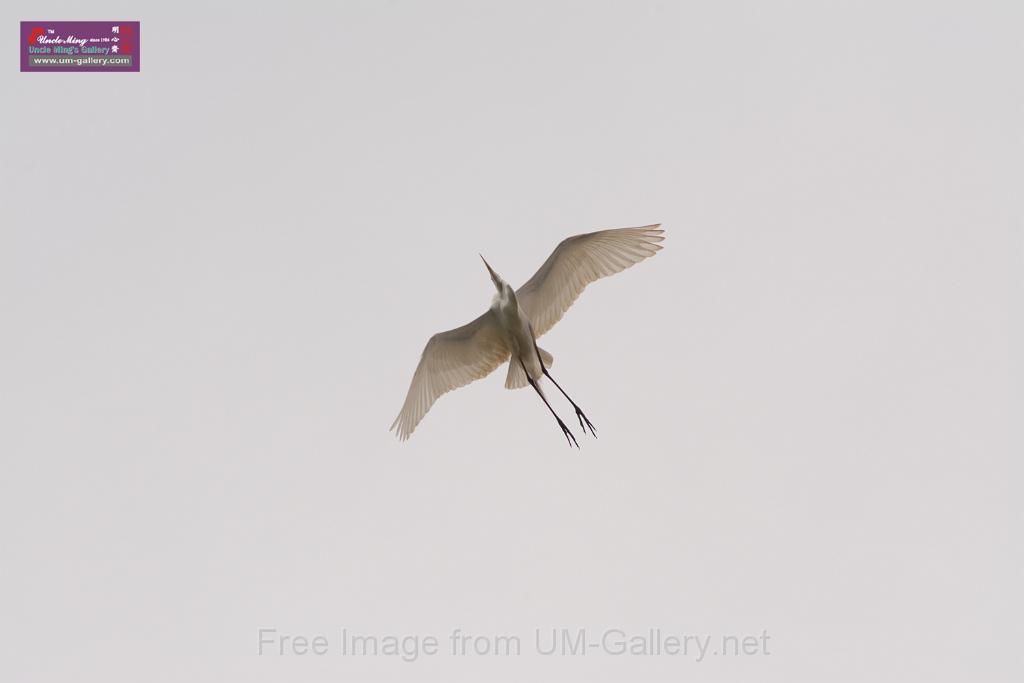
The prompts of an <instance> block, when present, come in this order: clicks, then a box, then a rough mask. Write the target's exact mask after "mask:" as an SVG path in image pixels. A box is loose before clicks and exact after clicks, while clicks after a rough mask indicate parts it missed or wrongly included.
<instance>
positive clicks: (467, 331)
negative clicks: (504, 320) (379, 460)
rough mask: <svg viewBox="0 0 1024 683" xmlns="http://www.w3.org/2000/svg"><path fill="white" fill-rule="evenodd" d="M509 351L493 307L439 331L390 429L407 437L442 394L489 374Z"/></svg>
mask: <svg viewBox="0 0 1024 683" xmlns="http://www.w3.org/2000/svg"><path fill="white" fill-rule="evenodd" d="M509 355H510V353H509V350H508V346H507V345H506V344H505V341H504V338H503V337H502V334H501V328H500V327H499V325H498V319H497V318H496V317H495V315H494V313H493V312H492V311H490V310H488V311H487V312H486V313H484V314H483V315H481V316H480V317H479V318H477V319H476V320H474V321H473V322H471V323H469V324H467V325H463V326H462V327H457V328H455V329H454V330H448V331H447V332H438V333H437V334H435V335H434V336H433V337H431V338H430V341H428V342H427V346H426V347H425V348H424V349H423V355H422V356H421V357H420V364H419V365H418V366H416V373H415V374H414V375H413V376H412V384H410V385H409V393H408V394H407V395H406V397H405V404H403V405H402V411H401V412H400V413H398V417H396V418H395V422H394V424H392V425H391V429H392V430H393V431H394V432H395V433H396V434H397V435H398V438H400V439H401V440H403V441H405V440H406V439H408V438H409V435H410V434H412V432H413V430H414V429H416V425H418V424H419V423H420V420H422V419H423V416H424V415H426V414H427V411H428V410H430V407H431V406H432V405H434V401H436V400H437V399H438V398H439V397H440V396H441V395H443V394H446V393H448V392H449V391H451V390H452V389H458V388H459V387H461V386H465V385H466V384H469V383H470V382H473V381H475V380H478V379H482V378H484V377H486V376H487V375H489V374H491V372H493V371H494V370H495V369H496V368H497V367H498V366H499V365H501V364H502V363H504V362H505V361H506V360H508V357H509Z"/></svg>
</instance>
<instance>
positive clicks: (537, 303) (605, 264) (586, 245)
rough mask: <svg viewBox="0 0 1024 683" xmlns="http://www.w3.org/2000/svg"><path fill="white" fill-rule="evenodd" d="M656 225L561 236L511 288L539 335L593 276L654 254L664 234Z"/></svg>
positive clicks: (605, 273) (551, 325)
mask: <svg viewBox="0 0 1024 683" xmlns="http://www.w3.org/2000/svg"><path fill="white" fill-rule="evenodd" d="M664 232H665V231H664V230H661V228H660V226H659V225H645V226H643V227H642V228H616V229H613V230H600V231H598V232H590V233H587V234H585V235H576V236H575V237H569V238H567V239H564V240H562V243H561V244H559V245H558V246H557V247H555V250H554V251H553V252H551V256H549V257H548V260H547V261H545V262H544V263H543V264H542V265H541V267H540V269H539V270H538V271H537V272H536V273H534V274H533V277H531V278H530V279H529V280H527V281H526V284H524V285H523V286H522V287H520V288H519V289H517V290H516V298H517V299H518V300H519V306H520V307H521V308H522V309H523V310H524V311H525V312H526V315H527V316H529V318H530V324H532V325H533V333H534V335H536V336H538V337H539V336H541V335H542V334H544V333H545V332H547V331H548V330H550V329H551V328H552V327H554V326H555V323H557V322H558V321H559V320H561V318H562V316H563V315H564V314H565V312H566V311H567V310H569V307H570V306H572V304H573V302H574V301H576V298H577V297H578V296H579V295H580V293H581V292H582V291H583V288H584V287H586V286H587V285H589V284H590V283H591V282H593V281H594V280H598V279H600V278H603V277H607V276H608V275H614V274H615V273H618V272H619V271H622V270H625V269H626V268H629V267H630V266H632V265H634V264H637V263H639V262H640V261H643V260H644V259H645V258H648V257H650V256H654V255H655V254H656V253H658V250H659V249H661V245H660V244H658V242H661V241H662V240H663V239H664V238H663V237H662V234H663V233H664Z"/></svg>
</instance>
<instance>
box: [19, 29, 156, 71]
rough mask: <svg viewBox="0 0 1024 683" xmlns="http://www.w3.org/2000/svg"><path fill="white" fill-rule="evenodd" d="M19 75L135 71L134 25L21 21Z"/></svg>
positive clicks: (136, 53)
mask: <svg viewBox="0 0 1024 683" xmlns="http://www.w3.org/2000/svg"><path fill="white" fill-rule="evenodd" d="M20 52H21V70H22V71H138V70H139V22H137V21H23V22H21V49H20Z"/></svg>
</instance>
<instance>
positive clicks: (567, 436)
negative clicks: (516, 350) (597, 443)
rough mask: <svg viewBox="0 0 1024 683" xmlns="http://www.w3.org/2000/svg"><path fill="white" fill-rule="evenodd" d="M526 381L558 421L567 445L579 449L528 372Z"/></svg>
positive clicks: (576, 442)
mask: <svg viewBox="0 0 1024 683" xmlns="http://www.w3.org/2000/svg"><path fill="white" fill-rule="evenodd" d="M519 362H520V363H522V362H523V361H522V360H520V361H519ZM523 372H526V366H525V365H524V366H523ZM526 379H527V381H529V382H530V386H531V387H533V390H534V391H536V392H537V395H538V396H540V400H542V401H544V405H546V406H547V407H548V410H550V411H551V414H552V415H554V416H555V419H556V420H557V421H558V426H559V427H561V428H562V433H563V434H565V439H566V441H568V442H569V445H570V446H576V448H579V447H580V444H579V442H578V441H576V436H575V435H574V434H573V433H572V432H570V431H569V428H568V427H566V426H565V423H564V422H562V418H560V417H558V413H556V412H555V409H554V408H552V407H551V404H550V403H548V399H547V397H546V396H545V395H544V392H543V391H541V390H540V387H539V386H537V383H536V382H534V381H533V378H532V377H530V373H529V372H526Z"/></svg>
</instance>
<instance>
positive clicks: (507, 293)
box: [491, 280, 519, 309]
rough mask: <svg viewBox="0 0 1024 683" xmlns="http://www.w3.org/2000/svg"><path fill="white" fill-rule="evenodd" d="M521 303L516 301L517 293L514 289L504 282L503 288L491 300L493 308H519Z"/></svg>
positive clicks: (502, 283)
mask: <svg viewBox="0 0 1024 683" xmlns="http://www.w3.org/2000/svg"><path fill="white" fill-rule="evenodd" d="M518 306H519V303H518V302H517V301H516V292H515V290H514V289H512V287H511V286H510V285H509V284H508V283H507V282H505V281H504V280H502V282H501V288H500V289H498V291H497V292H496V293H495V294H494V298H493V299H491V308H495V309H497V308H518Z"/></svg>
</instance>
